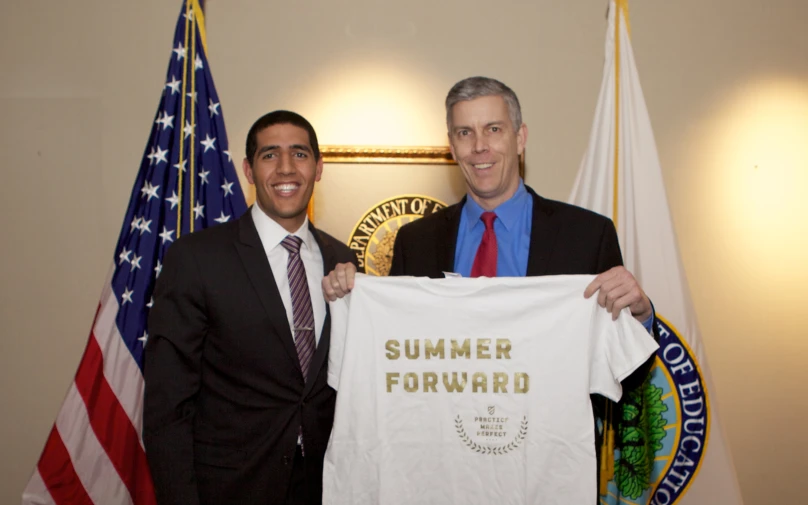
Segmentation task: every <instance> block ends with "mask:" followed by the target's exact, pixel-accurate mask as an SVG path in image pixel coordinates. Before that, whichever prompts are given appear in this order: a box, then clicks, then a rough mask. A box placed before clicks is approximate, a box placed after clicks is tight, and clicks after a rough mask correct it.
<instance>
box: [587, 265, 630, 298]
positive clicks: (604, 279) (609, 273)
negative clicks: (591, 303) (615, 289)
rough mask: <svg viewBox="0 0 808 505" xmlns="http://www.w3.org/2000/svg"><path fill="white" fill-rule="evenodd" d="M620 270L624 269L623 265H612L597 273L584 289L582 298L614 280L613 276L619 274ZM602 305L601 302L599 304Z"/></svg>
mask: <svg viewBox="0 0 808 505" xmlns="http://www.w3.org/2000/svg"><path fill="white" fill-rule="evenodd" d="M622 270H625V268H624V267H614V268H610V269H609V270H606V271H605V272H603V273H601V274H599V275H598V276H597V277H595V278H594V279H592V282H590V283H589V285H588V286H587V287H586V289H585V290H584V298H589V297H590V296H592V295H594V294H595V292H597V291H598V290H601V289H603V286H604V285H605V284H606V283H609V282H612V281H614V278H615V276H617V275H619V274H620V272H621V271H622ZM601 305H603V304H601Z"/></svg>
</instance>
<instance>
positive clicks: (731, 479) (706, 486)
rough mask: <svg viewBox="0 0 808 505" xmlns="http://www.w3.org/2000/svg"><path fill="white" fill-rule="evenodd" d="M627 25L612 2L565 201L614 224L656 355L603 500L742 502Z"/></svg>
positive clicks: (620, 0) (609, 503) (688, 504)
mask: <svg viewBox="0 0 808 505" xmlns="http://www.w3.org/2000/svg"><path fill="white" fill-rule="evenodd" d="M627 21H628V16H627V6H626V0H617V1H616V2H615V0H612V2H611V4H610V8H609V28H608V30H607V35H606V60H605V65H604V68H603V82H602V84H601V90H600V97H599V98H598V105H597V109H596V111H595V120H594V124H593V126H592V133H591V136H590V139H589V148H588V150H587V152H586V155H585V156H584V159H583V162H582V163H581V168H580V170H579V172H578V176H577V179H576V181H575V186H574V188H573V190H572V195H571V196H570V203H573V204H575V205H579V206H581V207H585V208H588V209H591V210H593V211H595V212H598V213H600V214H603V215H605V216H609V217H611V218H612V219H613V220H614V222H615V226H616V227H617V232H618V236H619V237H620V245H621V247H622V250H623V259H624V261H625V264H626V268H628V269H629V270H630V271H631V272H632V273H633V274H634V275H635V276H636V277H637V280H638V281H639V283H640V285H641V286H642V287H643V289H644V290H645V292H646V293H647V294H648V296H649V297H650V298H651V300H652V301H653V303H654V307H655V309H656V313H657V317H658V319H659V322H658V323H657V325H656V329H657V330H658V332H659V334H660V342H659V344H660V349H659V353H658V357H657V360H656V364H655V365H654V368H653V370H652V373H651V380H650V383H649V384H648V385H647V387H646V388H644V390H643V392H642V393H641V394H639V393H638V394H636V395H635V397H634V399H633V403H634V405H635V406H637V407H639V410H636V411H635V410H631V409H632V408H633V407H631V406H629V410H628V411H626V410H624V411H623V419H624V421H625V422H624V430H623V434H622V435H621V434H618V435H617V441H618V443H617V445H618V447H620V446H621V436H622V446H623V448H624V451H623V452H622V453H621V452H620V451H616V457H617V458H619V459H618V461H616V463H615V476H614V480H613V481H612V482H610V483H609V485H608V494H607V495H606V496H601V501H600V503H601V504H605V505H614V504H618V503H626V504H638V505H669V504H674V503H676V504H679V505H699V504H704V505H708V504H709V505H712V504H716V503H720V504H721V505H740V504H742V500H741V494H740V488H739V486H738V482H737V478H736V476H735V469H734V467H733V464H732V459H731V457H730V453H729V448H728V446H727V445H726V442H725V439H724V434H723V430H722V427H721V423H720V422H719V418H718V408H717V407H716V398H715V392H714V389H713V387H712V380H711V378H710V371H709V368H708V366H707V359H706V356H705V351H704V347H703V346H702V343H701V336H700V334H699V329H698V324H697V321H696V317H695V313H694V311H693V306H692V302H691V300H690V293H689V290H688V286H687V280H686V278H685V272H684V269H683V268H682V262H681V260H680V258H679V249H678V247H677V244H676V235H675V233H674V230H673V224H672V222H671V216H670V210H669V208H668V201H667V198H666V196H665V186H664V184H663V179H662V170H661V167H660V164H659V157H658V155H657V150H656V143H655V142H654V134H653V131H652V130H651V121H650V118H649V116H648V110H647V109H646V106H645V99H644V98H643V93H642V89H641V88H640V80H639V76H638V74H637V68H636V66H635V63H634V54H633V52H632V50H631V41H630V39H629V30H628V26H627ZM616 34H618V35H616ZM627 401H628V402H629V403H632V398H631V396H629V398H628V399H627ZM640 412H642V413H640ZM652 452H653V454H652ZM621 455H622V458H621V457H620V456H621ZM644 462H645V465H644Z"/></svg>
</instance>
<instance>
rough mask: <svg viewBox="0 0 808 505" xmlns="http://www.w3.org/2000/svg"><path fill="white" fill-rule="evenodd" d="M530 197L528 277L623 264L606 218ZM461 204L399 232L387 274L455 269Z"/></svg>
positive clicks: (437, 275) (433, 274) (430, 273)
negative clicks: (531, 212)
mask: <svg viewBox="0 0 808 505" xmlns="http://www.w3.org/2000/svg"><path fill="white" fill-rule="evenodd" d="M527 191H528V192H529V193H530V195H531V196H532V197H533V220H532V225H531V229H530V252H529V254H528V260H527V275H528V276H529V277H532V276H538V275H561V274H599V273H601V272H604V271H606V270H608V269H610V268H612V267H615V266H618V265H622V264H623V257H622V255H621V254H620V244H619V242H618V240H617V232H616V231H615V229H614V225H613V224H612V222H611V220H609V219H607V218H606V217H604V216H601V215H600V214H596V213H594V212H591V211H589V210H586V209H582V208H580V207H576V206H574V205H569V204H566V203H561V202H557V201H554V200H548V199H546V198H542V197H541V196H539V195H537V194H536V193H535V192H534V191H533V190H532V189H531V188H529V187H527ZM466 198H467V197H464V198H463V200H461V201H460V203H457V204H455V205H451V206H449V207H446V208H445V209H441V210H440V211H438V212H436V213H434V214H431V215H429V216H426V217H424V218H422V219H419V220H417V221H413V222H411V223H409V224H407V225H405V226H403V227H401V229H399V231H398V236H397V237H396V241H395V245H394V246H393V264H392V265H391V267H390V275H416V276H426V277H432V278H440V277H443V272H444V271H445V272H452V271H454V257H455V246H456V245H457V232H458V229H459V227H460V214H461V211H462V210H463V204H465V202H466Z"/></svg>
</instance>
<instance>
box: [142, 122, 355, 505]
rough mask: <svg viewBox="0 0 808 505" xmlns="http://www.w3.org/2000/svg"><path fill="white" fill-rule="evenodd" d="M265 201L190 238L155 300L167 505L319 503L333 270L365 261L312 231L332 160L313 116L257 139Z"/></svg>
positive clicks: (247, 166)
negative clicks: (316, 195)
mask: <svg viewBox="0 0 808 505" xmlns="http://www.w3.org/2000/svg"><path fill="white" fill-rule="evenodd" d="M243 168H244V173H245V175H246V177H247V180H248V181H249V182H250V184H253V185H255V188H256V195H257V201H256V204H255V205H254V206H253V207H252V208H251V209H250V210H249V211H248V212H247V213H245V214H244V216H242V217H241V218H240V219H239V220H238V221H235V222H231V223H225V224H223V225H220V226H216V227H214V228H210V229H207V230H204V231H200V232H198V233H193V234H190V235H186V236H184V237H182V238H180V239H179V240H178V241H177V242H176V243H175V244H173V245H172V246H171V247H170V249H169V250H168V253H167V255H166V258H165V263H164V266H163V270H162V273H161V275H160V278H159V281H158V283H157V286H156V288H155V291H154V307H153V308H152V311H151V314H150V318H149V335H150V338H149V341H148V345H147V346H146V358H145V368H144V371H145V378H146V391H145V405H144V415H143V421H144V428H143V440H144V443H145V446H146V455H147V458H148V461H149V467H150V469H151V472H152V477H153V479H154V486H155V490H156V493H157V501H158V503H159V504H160V505H195V504H210V505H225V504H238V505H250V504H261V505H287V504H288V505H315V504H320V503H321V502H322V469H323V456H324V454H325V449H326V445H327V443H328V437H329V435H330V432H331V425H332V421H333V416H334V401H335V392H334V390H333V389H331V388H330V387H329V386H328V385H327V384H326V364H327V354H328V347H329V316H328V311H327V306H326V304H325V301H324V300H323V297H322V294H321V288H320V286H321V279H322V277H323V273H324V272H329V271H331V270H332V269H333V268H334V267H335V265H337V264H338V263H351V262H356V257H355V255H354V254H353V252H351V251H350V250H349V249H348V248H347V247H346V246H345V245H344V244H342V243H340V242H339V241H337V240H336V239H334V238H333V237H331V236H329V235H327V234H325V233H323V232H321V231H319V230H317V229H315V228H314V226H312V225H311V223H309V222H308V218H307V216H306V209H307V206H308V203H309V200H310V198H311V194H312V191H313V189H314V183H315V181H318V180H320V175H321V173H322V169H323V161H322V158H321V157H320V151H319V147H318V143H317V136H316V134H315V132H314V129H313V128H312V126H311V125H310V124H309V122H308V121H306V120H305V119H304V118H303V117H301V116H299V115H298V114H295V113H293V112H288V111H275V112H272V113H269V114H267V115H265V116H263V117H261V118H260V119H259V120H258V121H256V122H255V124H254V125H253V126H252V128H251V129H250V131H249V133H248V135H247V146H246V157H245V159H244V162H243Z"/></svg>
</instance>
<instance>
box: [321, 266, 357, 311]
mask: <svg viewBox="0 0 808 505" xmlns="http://www.w3.org/2000/svg"><path fill="white" fill-rule="evenodd" d="M355 277H356V266H354V264H353V263H340V264H338V265H337V266H336V267H335V268H334V270H332V271H331V272H329V273H328V275H326V276H325V277H323V283H322V284H323V296H325V298H326V300H328V301H330V302H333V301H334V300H336V299H337V298H342V297H343V296H345V295H347V294H348V293H350V292H351V290H352V289H353V287H354V278H355Z"/></svg>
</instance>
